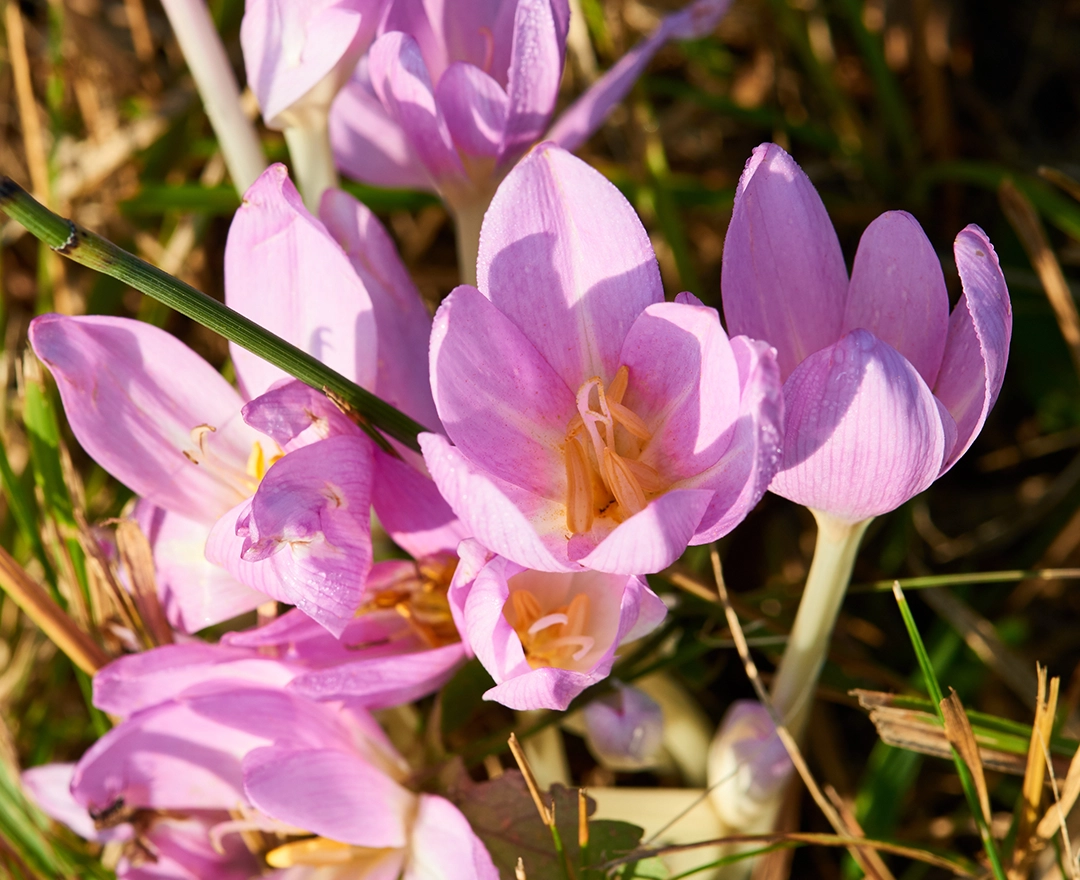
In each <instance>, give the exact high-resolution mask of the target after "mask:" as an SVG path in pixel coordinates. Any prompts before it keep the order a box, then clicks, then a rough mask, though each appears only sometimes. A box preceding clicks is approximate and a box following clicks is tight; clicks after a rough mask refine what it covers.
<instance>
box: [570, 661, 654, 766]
mask: <svg viewBox="0 0 1080 880" xmlns="http://www.w3.org/2000/svg"><path fill="white" fill-rule="evenodd" d="M613 684H614V685H615V689H614V690H613V691H612V692H610V693H608V694H604V695H603V696H601V697H600V698H599V699H596V700H593V701H591V702H590V703H588V704H587V705H586V706H585V708H584V709H583V710H582V712H581V714H582V719H583V720H584V722H585V743H586V745H587V746H588V747H589V751H590V752H592V753H593V755H595V756H596V758H597V760H599V761H600V762H601V763H602V764H603V765H604V766H605V767H609V768H611V769H612V770H624V771H635V770H644V769H646V768H649V767H655V766H656V764H657V762H658V761H659V758H660V750H661V748H662V747H663V740H664V713H663V712H662V711H661V709H660V705H659V704H658V703H657V702H656V701H655V700H654V699H653V698H652V697H650V696H649V695H648V694H646V693H645V692H644V691H640V690H638V689H637V688H635V687H630V686H628V685H624V684H622V683H621V682H619V681H617V680H616V681H613Z"/></svg>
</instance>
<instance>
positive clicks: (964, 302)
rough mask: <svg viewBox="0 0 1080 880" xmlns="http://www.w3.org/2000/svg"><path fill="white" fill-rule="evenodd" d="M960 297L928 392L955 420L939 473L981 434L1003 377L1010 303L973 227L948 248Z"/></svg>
mask: <svg viewBox="0 0 1080 880" xmlns="http://www.w3.org/2000/svg"><path fill="white" fill-rule="evenodd" d="M953 251H954V253H955V255H956V267H957V268H958V269H959V270H960V280H961V282H962V283H963V285H964V295H963V296H962V297H960V302H958V303H957V304H956V308H955V309H953V313H952V316H951V318H950V319H949V336H948V341H947V342H946V343H945V356H944V358H943V360H942V364H941V372H940V373H939V374H938V381H937V384H936V385H935V386H934V394H935V395H936V396H937V398H938V400H940V401H941V402H942V403H943V404H945V407H946V409H948V411H949V413H950V414H951V415H952V417H953V419H954V420H955V421H956V427H957V440H956V445H955V447H954V448H953V450H952V453H951V454H950V455H949V458H948V460H947V461H946V462H945V466H944V467H943V468H942V469H941V470H942V473H944V472H945V471H947V470H948V469H949V468H951V467H952V466H953V465H954V464H956V460H957V459H958V458H960V456H961V455H963V454H964V453H965V452H967V449H968V447H969V446H971V444H972V442H973V441H974V440H975V438H976V437H977V436H978V435H979V431H981V430H982V426H983V423H984V422H985V421H986V416H987V414H988V413H989V412H990V410H991V408H992V407H993V406H994V402H995V401H996V400H997V396H998V392H999V391H1001V383H1002V381H1003V380H1004V378H1005V364H1006V362H1007V361H1008V359H1009V340H1010V339H1011V337H1012V303H1011V302H1010V301H1009V291H1008V288H1007V287H1006V286H1005V276H1004V275H1002V273H1001V266H1000V265H999V264H998V258H997V253H996V252H995V251H994V246H993V245H992V244H990V239H988V238H987V237H986V233H985V232H983V231H982V230H981V229H980V228H979V227H978V226H975V225H971V226H968V227H966V228H965V229H963V230H962V231H961V232H960V234H959V235H958V236H956V242H955V244H954V246H953Z"/></svg>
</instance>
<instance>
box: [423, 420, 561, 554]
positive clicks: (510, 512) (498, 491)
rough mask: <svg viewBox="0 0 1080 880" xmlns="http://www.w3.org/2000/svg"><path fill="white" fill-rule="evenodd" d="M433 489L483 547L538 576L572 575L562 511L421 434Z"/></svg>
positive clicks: (437, 439)
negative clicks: (541, 573)
mask: <svg viewBox="0 0 1080 880" xmlns="http://www.w3.org/2000/svg"><path fill="white" fill-rule="evenodd" d="M419 440H420V447H421V449H423V451H424V461H425V462H426V463H427V466H428V470H429V471H430V472H431V478H432V479H433V480H434V481H435V485H436V486H438V487H439V491H440V492H442V495H443V497H444V498H445V499H446V501H447V503H448V504H449V505H450V507H451V508H452V509H453V511H454V513H456V514H457V516H458V518H459V519H460V520H461V521H462V522H463V523H464V524H465V526H466V529H467V530H468V531H469V532H470V533H471V534H472V535H473V536H474V537H475V538H476V539H477V540H479V541H480V542H481V543H482V544H484V545H485V546H487V547H490V548H491V549H492V550H494V551H495V552H496V553H499V554H500V555H502V556H506V557H507V558H508V559H513V560H514V561H515V562H518V563H519V564H521V565H527V566H528V567H529V568H535V569H539V570H541V571H575V570H577V568H578V566H577V565H576V564H575V563H573V562H571V561H570V559H569V558H568V557H567V556H566V537H565V530H566V507H565V505H564V504H562V503H556V502H553V501H548V500H547V499H544V498H541V497H539V496H537V495H534V494H532V493H530V492H528V491H527V490H524V489H520V488H518V487H516V486H511V485H509V484H508V483H506V482H505V481H503V480H500V479H498V478H497V477H494V476H492V475H490V474H488V473H487V472H486V471H485V470H483V469H482V468H479V467H477V466H476V465H475V464H473V463H472V461H470V460H469V459H468V458H466V457H465V456H464V455H462V454H461V452H460V451H459V450H458V449H456V448H455V447H454V446H451V445H450V443H449V442H448V441H447V440H446V438H445V437H443V436H441V435H439V434H421V435H420V437H419Z"/></svg>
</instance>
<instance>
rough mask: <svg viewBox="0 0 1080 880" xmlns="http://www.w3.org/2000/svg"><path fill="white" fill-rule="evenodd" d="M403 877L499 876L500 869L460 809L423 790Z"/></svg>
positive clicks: (485, 879) (474, 879)
mask: <svg viewBox="0 0 1080 880" xmlns="http://www.w3.org/2000/svg"><path fill="white" fill-rule="evenodd" d="M402 880H499V872H498V870H497V869H496V868H495V864H494V863H493V862H492V861H491V856H490V855H489V854H488V851H487V849H486V848H485V847H484V844H483V842H482V841H481V840H480V838H479V837H477V836H476V834H475V833H474V832H473V830H472V828H471V827H470V826H469V823H468V820H466V818H465V817H464V816H463V815H462V814H461V811H460V810H459V809H458V808H457V807H455V806H454V805H453V804H452V803H450V801H448V800H445V799H444V798H441V797H438V796H437V795H433V794H422V795H420V797H419V804H418V808H417V810H416V816H415V817H414V818H413V823H412V832H411V834H410V836H409V859H408V861H407V862H406V864H405V873H404V875H403V876H402Z"/></svg>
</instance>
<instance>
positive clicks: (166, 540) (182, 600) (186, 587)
mask: <svg viewBox="0 0 1080 880" xmlns="http://www.w3.org/2000/svg"><path fill="white" fill-rule="evenodd" d="M134 517H135V520H136V521H137V522H138V523H139V528H141V529H142V530H143V534H145V535H146V538H147V540H148V541H149V542H150V546H151V548H152V549H153V551H154V573H155V576H156V580H157V589H158V596H159V597H160V598H161V604H162V607H163V608H164V609H165V616H166V617H167V618H168V620H169V623H170V624H171V625H172V626H174V627H175V628H176V629H179V630H181V631H182V632H186V633H194V632H198V631H199V630H200V629H205V628H206V627H208V626H213V625H214V624H215V623H221V622H222V621H225V620H230V619H231V618H233V617H237V616H238V615H241V614H243V613H245V612H246V611H251V610H252V609H254V608H257V607H258V606H259V605H261V604H262V603H263V602H265V601H266V596H265V595H263V594H262V593H260V592H258V591H256V590H253V589H251V587H248V586H246V585H244V584H242V583H240V581H238V580H237V579H236V578H234V577H233V576H232V575H231V574H229V573H228V572H227V571H226V570H225V569H224V568H222V567H221V566H220V565H215V564H214V563H212V562H210V561H208V560H207V558H206V541H207V538H209V536H210V529H211V526H209V525H207V524H206V523H202V522H196V521H195V520H193V519H188V518H187V517H184V516H181V515H180V514H178V513H172V512H170V511H168V510H165V509H164V508H161V507H155V506H154V505H153V504H151V503H150V502H149V501H146V500H145V499H140V500H139V501H138V502H137V503H136V505H135V511H134Z"/></svg>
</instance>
